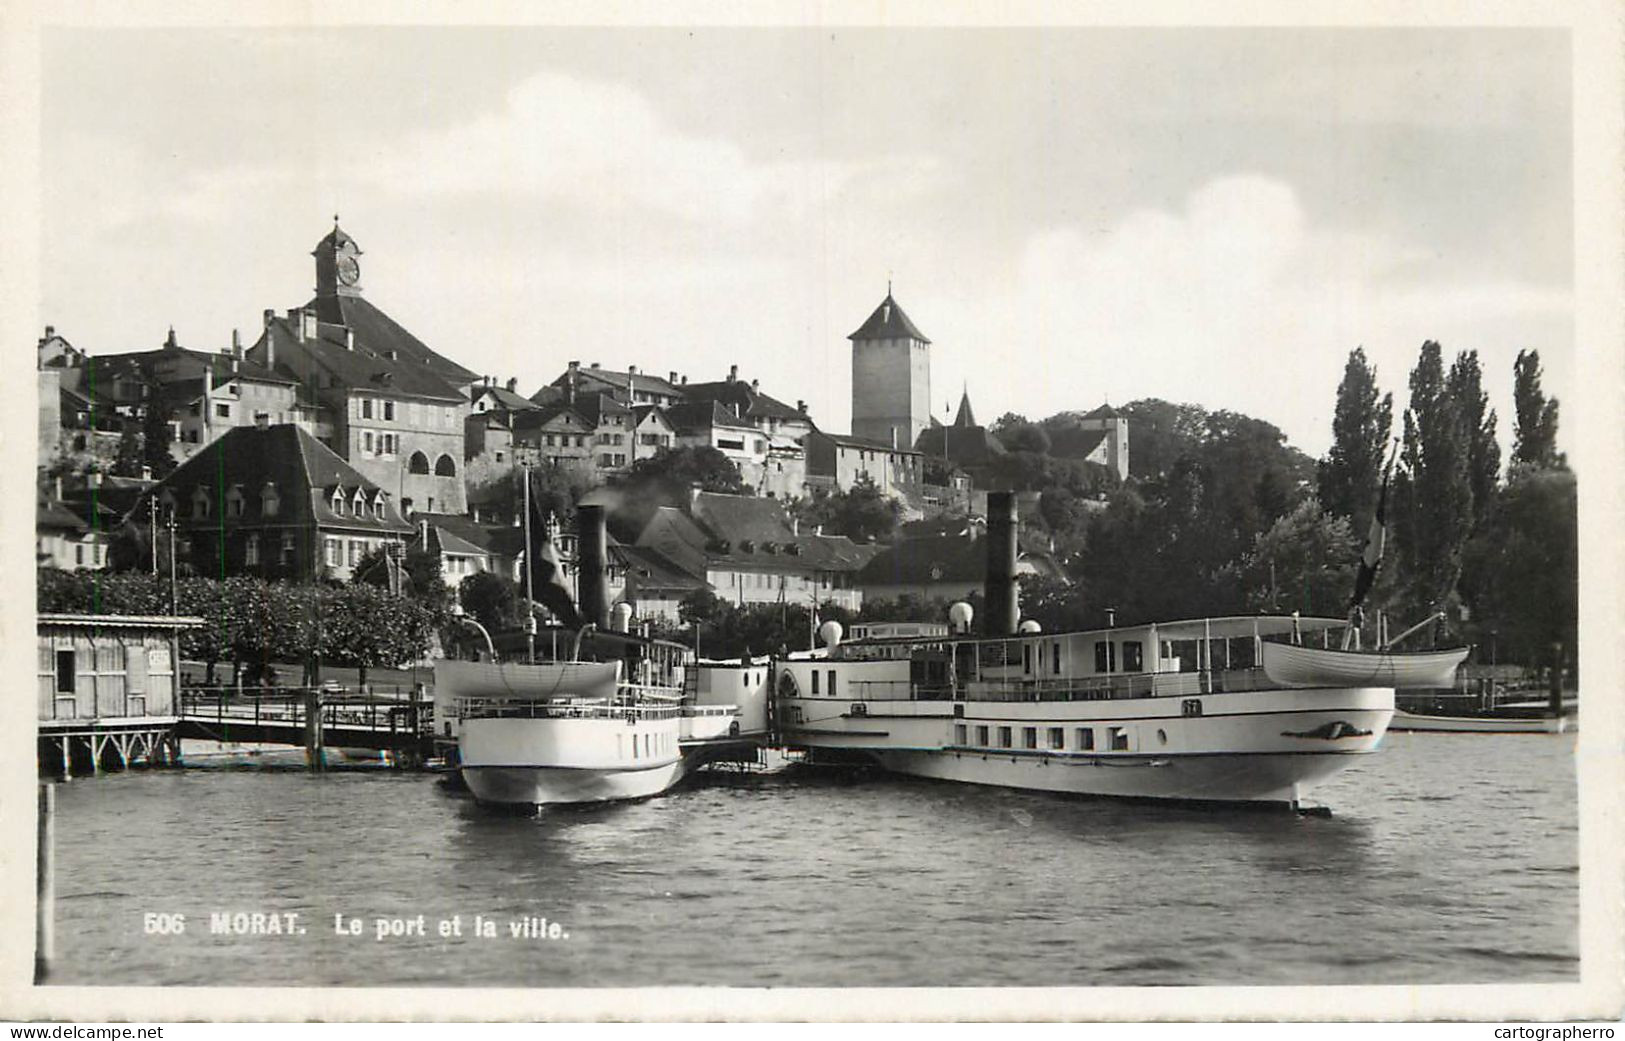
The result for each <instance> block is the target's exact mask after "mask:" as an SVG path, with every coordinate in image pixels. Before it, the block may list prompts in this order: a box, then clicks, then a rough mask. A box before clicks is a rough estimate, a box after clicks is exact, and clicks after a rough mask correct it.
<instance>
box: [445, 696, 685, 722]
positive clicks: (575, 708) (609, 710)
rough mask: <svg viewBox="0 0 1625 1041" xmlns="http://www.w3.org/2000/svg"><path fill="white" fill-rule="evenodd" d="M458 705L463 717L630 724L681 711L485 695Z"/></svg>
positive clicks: (678, 708)
mask: <svg viewBox="0 0 1625 1041" xmlns="http://www.w3.org/2000/svg"><path fill="white" fill-rule="evenodd" d="M457 708H458V711H459V713H460V715H461V716H462V718H463V719H619V720H625V721H627V722H629V723H630V722H635V721H637V720H650V719H675V718H676V717H678V716H679V715H681V714H682V706H680V705H676V704H671V705H648V704H644V705H605V704H596V705H583V704H570V703H567V702H558V703H555V702H547V701H530V700H519V701H504V700H495V699H485V698H459V699H458V701H457Z"/></svg>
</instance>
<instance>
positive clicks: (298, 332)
mask: <svg viewBox="0 0 1625 1041" xmlns="http://www.w3.org/2000/svg"><path fill="white" fill-rule="evenodd" d="M303 315H304V312H303V311H301V310H300V309H299V308H297V307H290V308H288V324H289V325H291V326H293V336H294V339H296V340H298V341H299V342H300V343H304V342H305V322H304V318H303V317H302V316H303Z"/></svg>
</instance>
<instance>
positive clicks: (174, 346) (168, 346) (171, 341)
mask: <svg viewBox="0 0 1625 1041" xmlns="http://www.w3.org/2000/svg"><path fill="white" fill-rule="evenodd" d="M179 349H180V344H178V343H176V342H175V327H174V326H173V325H172V326H170V327H169V335H168V336H166V337H164V350H166V351H173V350H179Z"/></svg>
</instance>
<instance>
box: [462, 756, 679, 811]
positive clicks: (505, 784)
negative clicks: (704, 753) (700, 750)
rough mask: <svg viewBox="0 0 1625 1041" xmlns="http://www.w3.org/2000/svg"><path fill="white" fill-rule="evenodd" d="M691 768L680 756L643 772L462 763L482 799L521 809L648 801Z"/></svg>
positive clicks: (466, 778)
mask: <svg viewBox="0 0 1625 1041" xmlns="http://www.w3.org/2000/svg"><path fill="white" fill-rule="evenodd" d="M687 772H688V768H687V765H686V763H685V761H684V760H683V759H681V758H679V759H678V760H676V761H675V762H670V763H663V764H661V765H659V766H651V767H648V768H646V769H641V770H619V769H602V770H595V769H591V768H588V767H561V766H472V767H471V766H467V765H464V767H463V780H464V782H465V783H467V785H468V790H469V791H471V792H473V793H474V798H476V799H478V800H479V801H480V802H482V803H487V804H489V805H492V806H515V807H522V806H550V805H559V804H564V803H591V802H615V801H618V800H621V799H646V798H648V797H649V796H651V795H659V794H660V793H661V792H663V791H666V790H667V789H668V788H670V787H672V786H673V785H675V784H676V783H677V782H678V781H680V780H682V779H683V775H684V774H686V773H687Z"/></svg>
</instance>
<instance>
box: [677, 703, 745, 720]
mask: <svg viewBox="0 0 1625 1041" xmlns="http://www.w3.org/2000/svg"><path fill="white" fill-rule="evenodd" d="M682 708H683V715H684V716H687V717H690V718H692V717H695V716H737V715H739V706H738V705H684V706H683V707H682Z"/></svg>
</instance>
